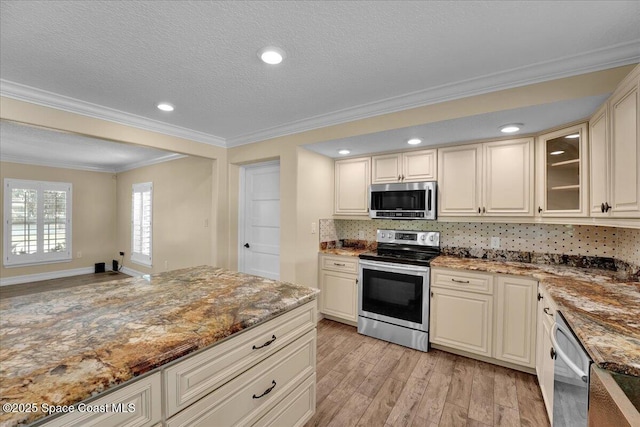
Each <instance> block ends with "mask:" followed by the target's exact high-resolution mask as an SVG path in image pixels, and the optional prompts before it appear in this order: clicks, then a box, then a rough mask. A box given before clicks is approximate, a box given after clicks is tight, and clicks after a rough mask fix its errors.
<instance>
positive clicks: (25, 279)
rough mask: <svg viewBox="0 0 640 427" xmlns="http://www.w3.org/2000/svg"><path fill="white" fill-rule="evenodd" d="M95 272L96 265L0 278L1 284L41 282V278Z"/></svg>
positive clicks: (56, 277)
mask: <svg viewBox="0 0 640 427" xmlns="http://www.w3.org/2000/svg"><path fill="white" fill-rule="evenodd" d="M94 272H95V268H94V267H83V268H74V269H71V270H58V271H49V272H46V273H36V274H25V275H23V276H13V277H3V278H0V286H10V285H19V284H20V283H29V282H39V281H40V280H51V279H60V278H63V277H71V276H80V275H82V274H91V273H94Z"/></svg>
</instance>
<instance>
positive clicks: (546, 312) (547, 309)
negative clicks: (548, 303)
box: [543, 307, 553, 317]
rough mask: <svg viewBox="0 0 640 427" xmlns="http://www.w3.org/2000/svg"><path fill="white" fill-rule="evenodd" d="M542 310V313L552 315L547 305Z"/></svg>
mask: <svg viewBox="0 0 640 427" xmlns="http://www.w3.org/2000/svg"><path fill="white" fill-rule="evenodd" d="M543 311H544V314H546V315H548V316H552V317H553V313H551V310H549V307H545V308H544V310H543Z"/></svg>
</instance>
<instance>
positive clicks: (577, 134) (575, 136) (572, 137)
mask: <svg viewBox="0 0 640 427" xmlns="http://www.w3.org/2000/svg"><path fill="white" fill-rule="evenodd" d="M565 138H569V139H574V138H580V134H579V133H574V134H572V135H567V136H565Z"/></svg>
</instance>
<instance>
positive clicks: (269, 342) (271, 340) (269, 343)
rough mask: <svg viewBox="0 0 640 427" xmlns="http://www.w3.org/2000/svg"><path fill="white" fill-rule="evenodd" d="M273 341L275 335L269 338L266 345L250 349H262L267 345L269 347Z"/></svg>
mask: <svg viewBox="0 0 640 427" xmlns="http://www.w3.org/2000/svg"><path fill="white" fill-rule="evenodd" d="M275 340H276V336H275V335H272V336H271V339H270V340H269V341H267V342H266V343H264V344H262V345H261V346H260V347H256V346H255V345H254V346H253V347H252V348H253V349H254V350H258V349H259V348H262V347H266V346H268V345H271V343H272V342H274V341H275Z"/></svg>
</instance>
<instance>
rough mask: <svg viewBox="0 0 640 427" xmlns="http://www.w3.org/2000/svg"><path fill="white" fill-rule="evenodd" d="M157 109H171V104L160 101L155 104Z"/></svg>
mask: <svg viewBox="0 0 640 427" xmlns="http://www.w3.org/2000/svg"><path fill="white" fill-rule="evenodd" d="M157 107H158V110H162V111H173V105H171V104H169V103H167V102H161V103H160V104H158V105H157Z"/></svg>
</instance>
